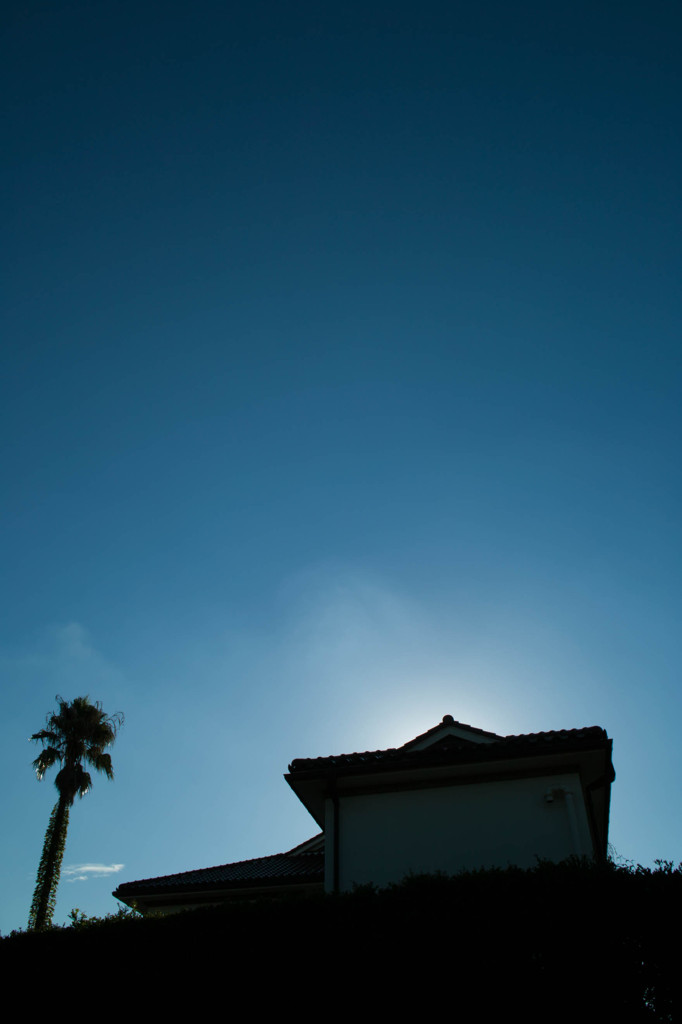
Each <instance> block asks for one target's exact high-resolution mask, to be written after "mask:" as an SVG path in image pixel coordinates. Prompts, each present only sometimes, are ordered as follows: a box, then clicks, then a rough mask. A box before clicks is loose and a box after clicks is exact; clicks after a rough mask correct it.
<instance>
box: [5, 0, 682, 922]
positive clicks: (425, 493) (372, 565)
mask: <svg viewBox="0 0 682 1024" xmlns="http://www.w3.org/2000/svg"><path fill="white" fill-rule="evenodd" d="M681 22H682V16H681V15H680V10H679V6H678V5H677V4H676V3H673V2H658V0H653V2H649V3H646V4H645V3H643V2H636V3H627V2H625V3H620V4H616V3H601V2H599V0H590V2H589V3H575V4H572V5H565V4H564V5H552V4H550V5H548V4H547V3H546V2H542V3H540V2H538V3H525V2H521V3H520V4H509V3H508V2H502V0H500V2H495V0H482V2H480V3H476V4H471V3H470V4H466V5H464V4H459V3H453V2H451V0H450V2H447V3H446V2H434V0H421V2H419V3H416V2H414V3H413V2H405V3H401V2H398V3H396V2H392V3H390V4H389V3H383V2H376V0H365V2H362V3H360V2H357V3H356V2H348V3H343V4H331V3H325V2H320V0H316V2H315V3H309V2H305V0H297V2H296V3H295V4H294V3H287V2H282V0H278V2H260V3H259V2H254V0H249V2H248V3H246V2H241V0H237V2H235V3H229V4H227V3H224V2H222V0H220V2H218V0H205V2H202V0H198V2H195V3H191V4H190V3H189V2H172V0H166V2H164V3H157V2H154V3H151V2H144V0H143V2H142V3H139V2H138V3H132V2H127V0H121V2H114V0H102V2H95V0H87V2H73V3H63V2H58V0H50V2H37V0H36V2H30V0H29V2H25V3H16V4H13V3H10V5H9V16H8V17H7V18H6V23H5V30H4V56H3V62H2V65H3V72H2V74H3V76H4V78H5V83H4V89H3V92H4V95H5V97H6V100H5V116H4V127H3V139H4V142H5V151H6V159H5V163H4V169H3V171H2V181H1V185H2V189H1V195H2V197H3V204H4V206H5V209H4V214H3V222H4V225H5V237H6V246H5V259H4V272H3V281H4V291H5V302H4V310H5V312H4V326H3V335H4V338H5V339H6V342H5V356H4V360H3V370H4V373H3V396H2V403H1V409H0V415H1V416H2V421H3V429H2V443H3V472H2V486H3V527H2V531H1V533H0V545H1V547H2V574H3V580H4V587H3V597H2V614H1V615H0V673H1V679H2V688H3V689H2V693H3V715H2V725H1V727H2V739H3V742H2V757H3V769H4V771H3V775H4V780H5V786H4V794H5V800H4V822H5V828H4V829H3V840H2V861H1V867H2V887H1V892H0V929H2V932H3V933H6V932H7V931H8V930H10V929H11V928H13V927H18V926H24V925H25V922H26V918H27V913H28V907H29V904H30V899H31V894H32V890H33V885H34V879H35V871H36V867H37V862H38V858H39V855H40V848H41V843H42V838H43V833H44V829H45V826H46V824H47V819H48V815H49V810H50V807H51V806H52V803H53V802H54V799H55V790H54V787H53V785H52V779H49V780H46V781H44V782H43V783H41V784H38V783H37V782H36V780H35V777H34V776H33V775H32V773H31V767H30V761H31V759H32V758H33V757H34V756H35V755H36V752H37V751H36V750H35V749H34V748H32V747H31V745H30V744H29V743H28V742H27V737H28V736H29V735H30V734H31V733H32V732H34V731H36V730H37V729H39V728H41V726H42V724H43V720H44V716H45V714H46V713H47V712H48V711H50V710H51V709H52V708H53V707H54V695H55V694H56V693H59V694H61V695H62V696H64V697H66V698H68V699H70V698H72V697H74V696H77V695H79V694H89V695H90V696H91V698H92V699H98V700H101V701H102V703H103V704H104V707H105V709H106V710H107V711H117V710H122V711H124V712H125V713H126V717H127V721H126V725H125V727H124V729H123V731H122V732H121V734H120V737H119V740H118V742H117V745H116V747H115V748H114V750H113V751H112V754H113V758H114V764H115V768H116V772H117V777H116V781H115V782H114V783H113V784H111V783H108V782H107V781H106V780H105V779H101V780H100V779H98V780H97V781H96V783H95V787H94V789H93V791H92V793H90V794H89V795H88V796H87V797H86V798H85V799H84V800H83V801H82V803H80V804H78V805H77V806H76V807H75V809H74V812H73V814H72V823H71V829H70V834H69V841H68V845H67V850H66V856H65V860H64V864H65V867H66V868H69V869H70V870H71V874H69V875H67V876H65V878H64V880H63V881H62V885H61V888H60V896H59V901H58V909H57V915H56V920H64V919H65V917H66V915H67V913H68V911H69V909H70V908H71V907H74V906H78V907H80V908H81V909H83V910H85V911H87V912H89V913H102V912H105V911H107V910H112V909H114V907H115V901H114V900H113V899H112V898H111V896H110V895H109V894H110V892H111V889H113V888H114V887H115V885H116V884H118V883H119V882H121V881H126V880H128V881H129V880H132V879H135V878H142V877H146V876H150V875H156V874H164V873H168V872H174V871H181V870H184V869H190V868H197V867H203V866H208V865H210V864H216V863H224V862H226V861H231V860H240V859H243V858H247V857H252V856H258V855H263V854H268V853H275V852H278V851H280V850H283V849H287V848H289V847H291V846H293V845H294V844H295V843H298V842H300V841H302V840H304V839H306V838H307V837H308V836H309V835H312V834H313V833H314V832H315V825H314V822H313V821H312V819H310V818H309V817H308V815H307V814H306V812H305V811H304V809H303V808H302V806H300V805H299V804H298V801H297V800H296V798H295V797H294V796H293V794H292V793H291V792H290V791H289V789H288V787H287V786H286V784H285V783H284V782H283V780H282V773H283V772H284V771H285V770H286V767H287V764H288V762H289V761H290V760H291V759H292V758H293V757H297V756H315V755H327V754H331V753H339V752H341V751H349V750H357V749H367V748H378V747H386V746H392V745H396V744H399V743H402V742H404V741H405V740H407V739H408V738H410V737H411V736H414V735H416V734H417V733H419V732H422V731H424V730H425V729H427V728H429V727H431V726H432V725H434V724H435V723H436V722H437V721H438V720H439V719H440V718H442V716H443V715H444V714H446V713H449V714H452V715H453V716H454V717H455V718H456V719H459V720H462V721H465V722H469V723H470V724H472V725H474V726H478V727H481V728H484V729H489V730H494V731H496V732H501V733H523V732H533V731H539V730H545V729H560V728H569V727H579V726H585V725H595V724H596V725H601V726H604V727H605V728H606V729H607V730H608V732H609V734H610V735H612V736H613V738H614V762H615V766H616V771H617V775H618V777H617V780H616V783H615V785H614V788H613V804H612V824H611V840H612V842H613V844H614V845H615V846H616V848H617V850H618V851H619V853H620V854H621V855H622V856H624V857H627V858H630V859H632V860H635V861H640V862H642V863H651V862H652V860H653V859H654V858H656V857H664V858H670V859H680V857H681V856H682V844H681V843H680V832H679V829H680V826H679V822H680V819H681V817H682V807H681V806H680V804H681V800H680V774H681V767H682V766H681V763H680V762H681V756H682V755H681V754H680V744H679V733H680V711H681V704H682V699H681V696H680V683H679V675H680V639H679V622H680V603H681V602H680V583H679V580H680V533H679V523H680V496H681V488H680V454H679V453H680V427H681V417H680V376H681V374H680V368H681V337H680V288H679V282H680V277H681V273H680V272H681V269H682V268H681V266H680V263H681V262H682V261H681V259H680V237H682V224H681V223H680V220H681V212H680V211H681V209H682V206H681V203H680V198H681V197H680V180H681V175H680V170H681V168H680V156H681V151H682V146H681V144H680V130H679V126H680V113H681V111H680V105H681V104H680V97H682V82H681V81H680V78H681V77H682V75H681V73H680V64H679V52H680V44H681V42H682V38H681V37H682V33H681V31H680V30H681V28H682V23H681ZM83 864H89V865H91V866H95V867H96V866H98V865H99V870H95V868H94V867H93V869H92V870H90V871H85V872H84V871H82V870H81V871H80V872H79V871H78V870H77V866H78V865H83ZM116 865H124V867H122V868H120V869H119V870H114V869H115V867H116ZM79 873H80V875H81V876H82V875H84V874H85V875H87V876H88V880H86V881H83V880H73V881H69V879H70V878H75V879H78V876H79Z"/></svg>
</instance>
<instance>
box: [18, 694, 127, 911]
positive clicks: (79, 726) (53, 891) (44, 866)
mask: <svg viewBox="0 0 682 1024" xmlns="http://www.w3.org/2000/svg"><path fill="white" fill-rule="evenodd" d="M57 704H58V705H59V710H58V711H57V712H56V713H54V712H53V713H52V714H50V715H48V716H47V718H46V720H45V724H46V726H47V728H46V729H41V730H40V732H36V733H34V734H33V736H31V739H32V740H35V741H36V742H39V743H42V744H43V750H41V752H40V754H39V755H38V757H37V758H36V759H35V761H34V762H33V767H34V768H35V772H36V775H37V776H38V779H39V780H40V779H42V778H43V776H44V775H45V772H46V771H47V770H48V768H52V766H53V765H55V764H57V762H59V764H60V766H61V767H60V770H59V771H58V772H57V776H56V778H55V780H54V784H55V786H56V787H57V791H58V793H59V799H58V800H57V803H56V804H55V805H54V807H53V809H52V814H51V815H50V821H49V824H48V826H47V831H46V833H45V842H44V843H43V854H42V857H41V858H40V864H39V866H38V877H37V881H36V888H35V892H34V894H33V902H32V903H31V912H30V914H29V919H28V926H29V928H33V929H36V930H37V929H40V928H49V926H50V925H51V924H52V915H53V913H54V906H55V900H56V897H57V886H58V885H59V874H60V871H61V866H62V857H63V855H64V847H65V845H66V831H67V828H68V825H69V808H70V807H72V806H73V802H74V800H75V799H76V796H77V795H78V796H81V797H83V796H85V794H86V793H87V792H88V790H89V789H90V787H91V786H92V779H91V778H90V774H89V772H87V771H86V770H85V768H84V767H83V766H84V765H90V766H91V767H92V768H94V769H95V770H96V771H98V772H104V774H105V775H106V776H107V778H108V779H113V777H114V770H113V768H112V766H111V757H110V756H109V754H105V752H104V750H105V747H110V746H111V744H112V743H113V742H114V740H115V739H116V733H117V732H118V729H119V727H120V726H121V725H122V724H123V714H122V712H120V711H117V712H116V714H114V715H105V713H104V711H103V710H102V705H101V704H100V702H99V701H96V702H95V703H94V704H91V703H90V699H89V697H76V698H75V700H72V701H71V702H70V703H69V702H68V701H66V700H63V699H62V698H61V697H57Z"/></svg>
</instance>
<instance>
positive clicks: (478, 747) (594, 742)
mask: <svg viewBox="0 0 682 1024" xmlns="http://www.w3.org/2000/svg"><path fill="white" fill-rule="evenodd" d="M447 717H448V718H449V716H447ZM444 724H445V725H451V724H454V725H460V723H458V722H452V721H449V722H445V723H444ZM440 728H443V725H440V726H437V727H436V728H435V729H430V730H429V732H428V733H424V734H423V736H422V737H417V739H422V738H423V737H425V736H428V735H429V733H436V732H437V731H438V730H439V729H440ZM462 728H467V729H468V728H469V727H468V726H462ZM470 731H471V732H479V733H482V734H483V735H485V736H487V737H491V736H494V733H483V732H482V730H474V729H471V730H470ZM414 742H415V741H414V740H411V741H410V742H409V743H406V744H405V745H404V746H402V747H397V748H396V747H392V748H390V749H388V750H365V751H362V752H361V753H355V754H338V755H335V756H332V757H307V758H300V757H299V758H296V760H294V761H292V762H291V764H290V765H289V772H290V773H291V774H292V775H296V774H299V773H301V772H318V771H321V772H328V771H330V770H332V771H333V770H335V769H336V770H338V769H346V768H348V769H362V770H377V771H381V770H385V769H386V768H390V767H400V768H403V767H405V768H407V767H410V766H416V765H420V764H421V765H426V764H438V763H444V764H458V763H459V764H469V763H472V762H476V761H496V760H499V759H501V758H510V757H527V756H534V755H539V754H552V753H560V752H561V751H571V750H587V749H590V748H592V749H598V748H600V747H607V746H608V745H609V744H610V743H611V741H610V740H609V738H608V736H607V734H606V731H605V730H604V729H602V728H600V727H599V726H596V725H595V726H590V727H588V728H585V729H561V730H556V731H551V732H535V733H529V734H527V735H521V736H499V737H497V738H496V739H495V740H493V741H491V742H486V743H477V742H472V741H471V740H466V739H461V738H459V737H457V736H452V735H445V736H444V737H443V739H442V740H440V741H436V742H434V743H433V744H432V745H431V746H428V747H426V748H425V749H422V750H415V749H414V748H413V743H414Z"/></svg>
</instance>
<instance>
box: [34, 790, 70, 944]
mask: <svg viewBox="0 0 682 1024" xmlns="http://www.w3.org/2000/svg"><path fill="white" fill-rule="evenodd" d="M68 827H69V805H68V803H67V801H66V799H65V798H64V797H63V796H60V797H59V800H58V801H57V803H56V804H55V805H54V807H53V808H52V814H51V815H50V820H49V822H48V826H47V831H46V832H45V842H44V843H43V853H42V856H41V858H40V864H39V865H38V875H37V878H36V888H35V892H34V893H33V902H32V903H31V911H30V914H29V917H28V927H29V928H30V929H33V930H35V931H39V930H40V929H41V928H49V927H50V925H51V924H52V915H53V914H54V907H55V901H56V899H57V886H58V885H59V875H60V872H61V869H62V857H63V856H64V847H65V846H66V830H67V829H68Z"/></svg>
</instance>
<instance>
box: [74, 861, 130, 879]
mask: <svg viewBox="0 0 682 1024" xmlns="http://www.w3.org/2000/svg"><path fill="white" fill-rule="evenodd" d="M124 867H125V864H69V865H68V867H65V868H62V877H63V878H64V879H65V880H66V881H67V882H87V880H88V879H89V878H106V877H107V876H108V875H115V874H116V873H117V872H118V871H121V869H122V868H124Z"/></svg>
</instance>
